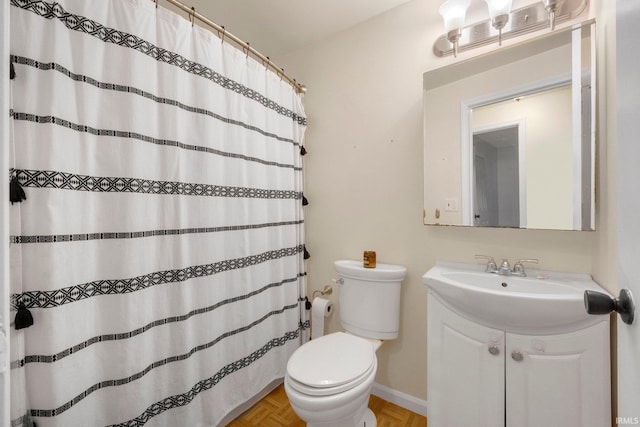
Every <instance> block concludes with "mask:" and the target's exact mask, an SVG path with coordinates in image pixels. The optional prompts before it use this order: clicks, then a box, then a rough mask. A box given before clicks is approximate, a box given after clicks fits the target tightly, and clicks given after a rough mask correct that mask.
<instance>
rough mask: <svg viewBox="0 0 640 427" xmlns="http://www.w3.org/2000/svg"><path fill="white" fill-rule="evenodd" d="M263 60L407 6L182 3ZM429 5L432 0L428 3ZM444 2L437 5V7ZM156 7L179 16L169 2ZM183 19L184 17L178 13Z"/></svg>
mask: <svg viewBox="0 0 640 427" xmlns="http://www.w3.org/2000/svg"><path fill="white" fill-rule="evenodd" d="M181 1H182V2H183V3H184V4H186V5H187V6H189V7H192V6H193V7H195V8H196V11H197V12H198V13H200V14H202V15H204V16H206V17H207V18H209V19H211V20H212V21H213V22H215V23H216V24H218V25H223V26H224V27H225V29H226V30H227V31H229V32H231V33H232V34H234V35H235V36H237V37H239V38H241V39H242V40H244V41H246V42H249V43H250V44H251V46H252V47H254V48H256V49H257V50H258V51H260V52H261V53H262V54H264V55H266V56H269V57H272V58H276V57H277V56H278V55H282V54H284V53H285V52H288V51H291V50H294V49H297V48H300V47H302V46H305V45H307V44H309V43H313V42H315V41H318V40H321V39H323V38H326V37H330V36H331V35H333V34H336V33H338V32H340V31H343V30H346V29H348V28H350V27H353V26H355V25H357V24H359V23H361V22H364V21H366V20H368V19H370V18H372V17H374V16H376V15H379V14H381V13H383V12H386V11H388V10H390V9H392V8H394V7H396V6H399V5H401V4H403V3H406V2H408V1H410V0H315V1H312V0H181ZM430 1H431V0H430ZM441 1H442V0H437V3H438V4H439V3H440V2H441ZM159 4H160V5H162V6H165V7H167V8H169V9H173V10H177V9H175V8H173V7H171V6H170V5H169V3H168V2H163V1H162V0H159ZM180 14H181V15H183V16H185V13H184V12H180Z"/></svg>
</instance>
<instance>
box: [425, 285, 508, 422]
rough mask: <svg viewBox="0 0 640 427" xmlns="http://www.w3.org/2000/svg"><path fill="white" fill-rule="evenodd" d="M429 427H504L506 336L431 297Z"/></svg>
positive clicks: (428, 351) (428, 353) (428, 384)
mask: <svg viewBox="0 0 640 427" xmlns="http://www.w3.org/2000/svg"><path fill="white" fill-rule="evenodd" d="M428 309H429V313H428V320H429V325H428V349H427V357H428V359H427V375H428V377H427V399H428V402H429V405H428V414H427V419H428V421H429V427H466V426H474V427H500V426H504V332H503V331H499V330H495V329H491V328H486V327H484V326H480V325H477V324H475V323H473V322H471V321H469V320H467V319H465V318H463V317H461V316H458V315H457V314H455V313H454V312H452V311H451V310H449V309H448V308H446V307H445V306H444V305H443V304H442V303H441V302H440V301H439V300H438V299H437V297H436V296H435V295H434V294H433V293H432V292H430V293H429V304H428Z"/></svg>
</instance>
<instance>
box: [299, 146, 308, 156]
mask: <svg viewBox="0 0 640 427" xmlns="http://www.w3.org/2000/svg"><path fill="white" fill-rule="evenodd" d="M305 154H307V150H306V149H305V148H304V145H301V146H300V155H301V156H304V155H305Z"/></svg>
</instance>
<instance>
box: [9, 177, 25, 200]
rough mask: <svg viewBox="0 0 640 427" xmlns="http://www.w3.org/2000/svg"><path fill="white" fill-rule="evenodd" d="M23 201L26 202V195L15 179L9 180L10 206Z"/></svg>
mask: <svg viewBox="0 0 640 427" xmlns="http://www.w3.org/2000/svg"><path fill="white" fill-rule="evenodd" d="M23 200H27V195H26V194H24V190H23V189H22V186H21V185H20V183H19V182H18V178H17V177H15V176H14V177H13V178H11V182H10V183H9V201H10V202H11V204H14V203H16V202H17V203H20V202H22V201H23Z"/></svg>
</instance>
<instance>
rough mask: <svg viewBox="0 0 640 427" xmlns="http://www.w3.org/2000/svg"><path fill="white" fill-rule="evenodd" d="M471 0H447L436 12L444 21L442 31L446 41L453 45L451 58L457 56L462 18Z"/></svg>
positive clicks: (462, 24) (462, 23)
mask: <svg viewBox="0 0 640 427" xmlns="http://www.w3.org/2000/svg"><path fill="white" fill-rule="evenodd" d="M470 3H471V0H447V1H446V2H444V3H443V4H442V6H440V9H439V10H438V12H440V15H442V19H444V30H445V31H446V32H447V40H449V42H451V44H452V45H453V56H454V57H455V56H458V40H460V36H461V35H462V27H463V26H464V17H465V15H466V14H467V9H468V8H469V4H470Z"/></svg>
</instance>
